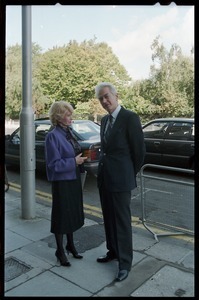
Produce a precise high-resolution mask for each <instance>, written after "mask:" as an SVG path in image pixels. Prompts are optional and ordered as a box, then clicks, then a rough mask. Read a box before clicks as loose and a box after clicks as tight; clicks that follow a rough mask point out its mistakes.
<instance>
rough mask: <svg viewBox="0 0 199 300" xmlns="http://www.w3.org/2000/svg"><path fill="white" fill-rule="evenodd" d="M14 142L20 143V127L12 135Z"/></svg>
mask: <svg viewBox="0 0 199 300" xmlns="http://www.w3.org/2000/svg"><path fill="white" fill-rule="evenodd" d="M12 143H13V144H15V145H17V144H20V130H19V128H18V129H17V130H15V131H14V133H13V135H12Z"/></svg>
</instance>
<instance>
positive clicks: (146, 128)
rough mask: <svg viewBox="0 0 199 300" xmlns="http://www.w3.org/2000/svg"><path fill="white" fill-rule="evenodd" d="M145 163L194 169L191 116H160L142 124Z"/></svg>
mask: <svg viewBox="0 0 199 300" xmlns="http://www.w3.org/2000/svg"><path fill="white" fill-rule="evenodd" d="M142 128H143V132H144V139H145V144H146V157H145V163H151V164H158V165H165V166H172V167H178V168H187V169H194V146H195V143H194V135H195V126H194V119H193V118H161V119H155V120H152V121H150V122H148V123H146V124H144V125H143V127H142Z"/></svg>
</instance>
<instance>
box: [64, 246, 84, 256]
mask: <svg viewBox="0 0 199 300" xmlns="http://www.w3.org/2000/svg"><path fill="white" fill-rule="evenodd" d="M66 251H67V253H68V254H69V252H71V253H72V255H73V257H74V258H78V259H81V258H83V256H82V255H80V254H78V252H77V250H76V249H75V247H70V246H68V245H67V246H66Z"/></svg>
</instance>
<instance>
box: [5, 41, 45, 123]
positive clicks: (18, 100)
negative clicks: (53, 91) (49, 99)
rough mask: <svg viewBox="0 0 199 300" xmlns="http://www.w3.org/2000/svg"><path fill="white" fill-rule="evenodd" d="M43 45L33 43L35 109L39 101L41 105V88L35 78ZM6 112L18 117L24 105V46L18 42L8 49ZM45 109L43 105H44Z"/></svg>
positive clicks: (13, 117) (35, 109)
mask: <svg viewBox="0 0 199 300" xmlns="http://www.w3.org/2000/svg"><path fill="white" fill-rule="evenodd" d="M40 52H41V47H40V46H39V45H37V44H35V43H33V44H32V72H33V75H32V83H33V84H32V85H33V93H32V102H33V110H34V111H37V110H38V107H37V103H40V104H39V105H40V106H41V101H40V100H41V99H42V96H43V95H42V94H41V89H40V88H39V84H38V83H37V82H36V79H35V78H34V74H35V70H36V68H37V63H38V60H39V56H40ZM5 107H6V108H5V114H6V116H9V117H10V118H12V119H18V118H19V114H20V111H21V107H22V47H21V46H20V45H18V44H16V45H15V46H10V47H8V49H7V51H6V106H5ZM42 109H43V107H42Z"/></svg>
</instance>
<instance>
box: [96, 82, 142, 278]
mask: <svg viewBox="0 0 199 300" xmlns="http://www.w3.org/2000/svg"><path fill="white" fill-rule="evenodd" d="M95 94H96V97H97V98H98V99H99V101H100V103H101V105H102V107H103V108H104V109H105V110H106V111H107V112H108V115H106V116H104V117H103V118H102V120H101V131H100V135H101V155H100V160H99V166H98V176H97V184H98V189H99V195H100V201H101V206H102V212H103V219H104V227H105V234H106V246H107V249H108V252H107V253H106V255H105V256H101V257H99V258H98V259H97V262H99V263H106V262H109V261H112V260H114V259H117V260H118V266H119V271H118V274H117V277H116V281H122V280H124V279H125V278H127V277H128V274H129V271H130V270H131V265H132V259H133V247H132V227H131V209H130V203H131V191H132V190H133V189H134V188H135V187H136V186H137V184H136V174H137V173H138V172H139V170H140V168H141V166H142V164H143V161H144V155H145V144H144V137H143V132H142V126H141V123H140V119H139V117H138V115H137V114H136V113H135V112H132V111H130V110H127V109H125V108H124V107H122V106H120V105H119V103H118V94H117V91H116V89H115V87H114V86H113V85H112V84H111V83H108V82H102V83H100V84H98V85H97V86H96V87H95ZM110 115H111V119H112V120H110ZM110 123H111V124H110Z"/></svg>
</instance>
